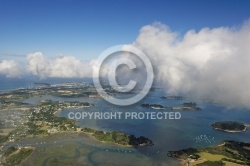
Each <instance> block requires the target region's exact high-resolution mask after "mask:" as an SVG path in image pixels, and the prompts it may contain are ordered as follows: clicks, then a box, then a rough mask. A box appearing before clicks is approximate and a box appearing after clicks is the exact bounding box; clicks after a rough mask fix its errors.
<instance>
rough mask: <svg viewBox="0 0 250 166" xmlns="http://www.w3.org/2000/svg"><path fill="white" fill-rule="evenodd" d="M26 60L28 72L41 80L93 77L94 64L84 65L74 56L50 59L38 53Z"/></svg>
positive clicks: (30, 55)
mask: <svg viewBox="0 0 250 166" xmlns="http://www.w3.org/2000/svg"><path fill="white" fill-rule="evenodd" d="M26 59H27V71H28V72H30V73H31V74H33V75H36V76H39V77H41V78H45V77H61V78H82V77H91V75H92V69H91V64H92V62H90V63H83V62H81V61H80V60H78V59H76V58H75V57H73V56H61V57H58V58H55V59H48V58H46V57H45V56H44V55H43V54H42V53H41V52H36V53H33V54H29V55H28V56H27V58H26Z"/></svg>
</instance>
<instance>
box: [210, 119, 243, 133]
mask: <svg viewBox="0 0 250 166" xmlns="http://www.w3.org/2000/svg"><path fill="white" fill-rule="evenodd" d="M211 126H212V127H213V129H215V130H220V131H225V132H232V133H234V132H244V131H246V130H247V126H245V125H244V124H243V123H239V122H233V121H223V122H216V123H213V124H212V125H211Z"/></svg>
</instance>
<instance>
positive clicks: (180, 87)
mask: <svg viewBox="0 0 250 166" xmlns="http://www.w3.org/2000/svg"><path fill="white" fill-rule="evenodd" d="M133 45H134V46H136V47H138V48H139V49H141V50H142V51H144V52H145V53H146V54H147V55H148V56H149V58H150V59H151V61H152V64H153V66H154V70H155V76H156V78H155V79H156V81H158V82H161V83H162V85H164V88H165V90H166V92H168V93H171V94H181V95H192V96H195V97H198V98H210V99H212V100H215V101H218V102H222V103H225V104H228V105H234V106H243V107H247V108H250V102H249V101H250V21H248V22H246V23H244V24H243V25H242V26H241V27H238V28H230V27H219V28H212V29H210V28H203V29H201V30H200V31H198V32H196V31H195V30H190V31H188V32H186V33H185V34H184V35H183V36H180V35H178V33H176V32H173V31H171V30H170V29H169V28H168V27H167V26H166V25H164V24H161V23H154V24H152V25H147V26H144V27H142V28H141V30H140V32H139V35H138V37H137V38H136V40H135V42H134V43H133ZM96 63H97V61H96V60H93V61H91V62H89V63H83V62H81V61H80V60H78V59H76V58H75V57H72V56H61V57H58V58H55V59H48V58H46V57H45V56H44V55H43V54H42V53H40V52H36V53H32V54H29V55H27V57H26V65H25V66H23V67H20V66H21V65H19V64H18V63H17V62H15V61H12V60H2V61H0V75H6V76H7V77H17V76H20V75H21V74H22V71H25V72H26V73H29V74H32V75H35V76H39V77H40V78H45V77H61V78H76V77H78V78H83V77H92V67H96V66H97V65H96Z"/></svg>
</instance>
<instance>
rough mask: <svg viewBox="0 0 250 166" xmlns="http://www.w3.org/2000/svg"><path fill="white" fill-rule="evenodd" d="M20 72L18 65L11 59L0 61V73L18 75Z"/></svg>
mask: <svg viewBox="0 0 250 166" xmlns="http://www.w3.org/2000/svg"><path fill="white" fill-rule="evenodd" d="M21 74H22V69H21V67H20V65H19V64H18V63H17V62H15V61H13V60H3V61H0V75H5V76H6V77H19V76H20V75H21Z"/></svg>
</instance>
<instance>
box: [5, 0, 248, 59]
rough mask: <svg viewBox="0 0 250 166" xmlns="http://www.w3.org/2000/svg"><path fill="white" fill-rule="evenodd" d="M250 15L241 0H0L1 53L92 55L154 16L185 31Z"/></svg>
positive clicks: (126, 39)
mask: <svg viewBox="0 0 250 166" xmlns="http://www.w3.org/2000/svg"><path fill="white" fill-rule="evenodd" d="M249 16H250V1H244V0H242V1H236V0H210V1H206V0H189V1H184V0H183V1H167V0H165V1H159V0H156V1H153V0H152V1H150V0H126V1H125V0H90V1H88V0H83V1H80V0H1V1H0V59H6V58H8V56H4V54H10V55H11V54H16V55H27V54H29V53H33V52H36V51H40V52H43V54H44V55H46V56H48V57H56V56H58V55H60V54H63V55H72V56H75V57H77V58H78V59H80V60H83V61H84V60H90V59H93V58H96V57H98V55H99V54H100V53H101V52H102V51H103V50H105V49H106V48H108V47H110V46H113V45H117V44H127V43H132V42H133V41H135V39H136V37H137V35H138V34H139V30H140V28H141V27H143V26H144V25H148V24H152V23H153V22H156V21H159V22H161V23H163V24H166V25H168V26H169V27H170V29H171V30H172V31H176V32H178V33H180V34H184V33H185V32H186V31H188V30H190V29H195V30H197V31H198V30H199V29H201V28H204V27H210V28H214V27H220V26H229V27H232V26H235V27H237V26H240V25H241V24H242V23H243V22H244V21H246V20H247V19H249ZM11 59H14V58H13V57H11Z"/></svg>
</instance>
